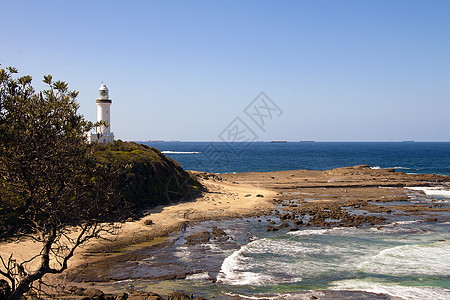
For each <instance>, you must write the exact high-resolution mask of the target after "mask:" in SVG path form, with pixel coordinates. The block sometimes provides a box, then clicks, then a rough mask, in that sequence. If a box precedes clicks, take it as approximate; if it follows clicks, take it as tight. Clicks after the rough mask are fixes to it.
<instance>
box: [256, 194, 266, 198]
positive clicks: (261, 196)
mask: <svg viewBox="0 0 450 300" xmlns="http://www.w3.org/2000/svg"><path fill="white" fill-rule="evenodd" d="M256 197H260V198H263V197H264V195H261V194H258V195H256Z"/></svg>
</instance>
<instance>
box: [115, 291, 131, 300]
mask: <svg viewBox="0 0 450 300" xmlns="http://www.w3.org/2000/svg"><path fill="white" fill-rule="evenodd" d="M127 299H128V294H127V293H125V292H123V293H122V294H120V295H117V296H116V299H115V300H127Z"/></svg>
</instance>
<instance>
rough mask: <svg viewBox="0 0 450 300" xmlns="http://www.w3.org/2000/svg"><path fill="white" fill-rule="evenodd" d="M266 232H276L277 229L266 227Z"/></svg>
mask: <svg viewBox="0 0 450 300" xmlns="http://www.w3.org/2000/svg"><path fill="white" fill-rule="evenodd" d="M266 231H278V228H276V227H272V226H267V227H266Z"/></svg>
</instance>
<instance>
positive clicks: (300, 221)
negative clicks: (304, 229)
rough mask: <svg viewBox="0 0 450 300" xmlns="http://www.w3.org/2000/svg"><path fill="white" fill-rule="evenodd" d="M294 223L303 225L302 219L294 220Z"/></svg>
mask: <svg viewBox="0 0 450 300" xmlns="http://www.w3.org/2000/svg"><path fill="white" fill-rule="evenodd" d="M294 224H295V225H296V226H300V225H303V221H302V220H294Z"/></svg>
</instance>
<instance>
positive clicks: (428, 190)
mask: <svg viewBox="0 0 450 300" xmlns="http://www.w3.org/2000/svg"><path fill="white" fill-rule="evenodd" d="M407 189H410V190H414V191H422V192H424V193H425V195H427V196H440V197H445V198H450V191H449V190H446V189H444V188H441V187H408V188H407Z"/></svg>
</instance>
